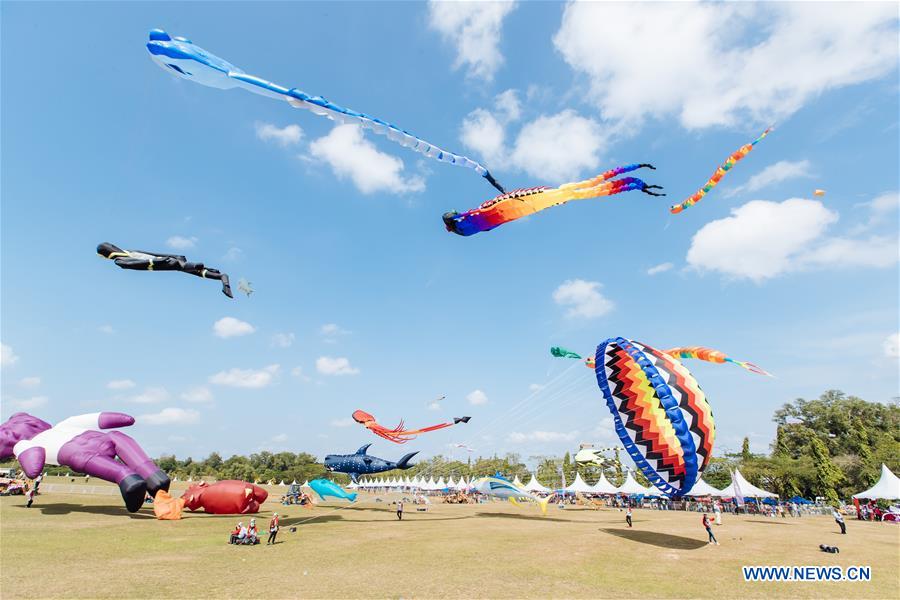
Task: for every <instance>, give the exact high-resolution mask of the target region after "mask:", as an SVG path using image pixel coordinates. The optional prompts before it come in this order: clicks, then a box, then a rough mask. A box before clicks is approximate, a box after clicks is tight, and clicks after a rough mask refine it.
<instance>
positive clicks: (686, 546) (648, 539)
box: [600, 529, 707, 550]
mask: <svg viewBox="0 0 900 600" xmlns="http://www.w3.org/2000/svg"><path fill="white" fill-rule="evenodd" d="M600 531H602V532H604V533H608V534H610V535H614V536H616V537H620V538H624V539H626V540H631V541H632V542H640V543H641V544H649V545H651V546H658V547H659V548H670V549H673V550H697V549H698V548H703V547H704V546H706V545H707V544H706V542H704V541H701V540H697V539H694V538H689V537H684V536H680V535H672V534H670V533H658V532H656V531H640V530H637V529H600Z"/></svg>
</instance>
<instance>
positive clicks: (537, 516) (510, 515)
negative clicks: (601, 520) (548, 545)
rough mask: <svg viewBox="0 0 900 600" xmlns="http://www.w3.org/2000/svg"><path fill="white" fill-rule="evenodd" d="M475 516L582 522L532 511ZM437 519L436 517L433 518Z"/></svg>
mask: <svg viewBox="0 0 900 600" xmlns="http://www.w3.org/2000/svg"><path fill="white" fill-rule="evenodd" d="M475 516H476V517H482V518H488V519H490V518H497V519H525V520H528V521H531V520H533V519H537V520H538V521H552V522H554V523H582V522H583V521H573V520H571V519H559V518H556V517H545V516H543V515H541V514H540V513H532V514H530V515H527V514H521V515H520V514H515V513H483V512H480V513H475ZM435 520H437V519H435Z"/></svg>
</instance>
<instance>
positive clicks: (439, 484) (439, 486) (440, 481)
mask: <svg viewBox="0 0 900 600" xmlns="http://www.w3.org/2000/svg"><path fill="white" fill-rule="evenodd" d="M445 487H447V482H446V481H444V477H443V476H441V478H440V479H438V482H437V483H436V484H435V488H434V489H436V490H442V489H444V488H445Z"/></svg>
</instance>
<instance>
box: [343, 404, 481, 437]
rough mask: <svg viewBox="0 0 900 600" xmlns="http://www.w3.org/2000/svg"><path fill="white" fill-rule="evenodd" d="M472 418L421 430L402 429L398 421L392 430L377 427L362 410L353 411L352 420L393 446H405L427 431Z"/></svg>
mask: <svg viewBox="0 0 900 600" xmlns="http://www.w3.org/2000/svg"><path fill="white" fill-rule="evenodd" d="M471 418H472V417H454V418H453V422H452V423H441V424H439V425H432V426H431V427H423V428H422V429H404V428H403V421H402V420H401V421H400V424H399V425H397V426H396V427H394V428H393V429H389V428H387V427H385V426H384V425H379V424H378V423H376V422H375V417H373V416H372V415H370V414H369V413H367V412H365V411H363V410H356V411H353V420H354V421H356V422H357V423H362V424H363V425H365V427H366V429H368V430H369V431H371V432H372V433H374V434H375V435H377V436H379V437H383V438H384V439H386V440H390V441H392V442H394V443H395V444H405V443H406V442H408V441H409V440H414V439H416V436H417V435H419V434H420V433H426V432H428V431H435V430H436V429H443V428H444V427H452V426H454V425H456V424H457V423H468V422H469V419H471Z"/></svg>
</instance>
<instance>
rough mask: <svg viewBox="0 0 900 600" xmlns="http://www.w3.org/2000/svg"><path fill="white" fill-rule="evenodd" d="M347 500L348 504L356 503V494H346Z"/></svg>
mask: <svg viewBox="0 0 900 600" xmlns="http://www.w3.org/2000/svg"><path fill="white" fill-rule="evenodd" d="M347 500H349V501H350V502H356V492H350V493H349V494H347Z"/></svg>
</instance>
